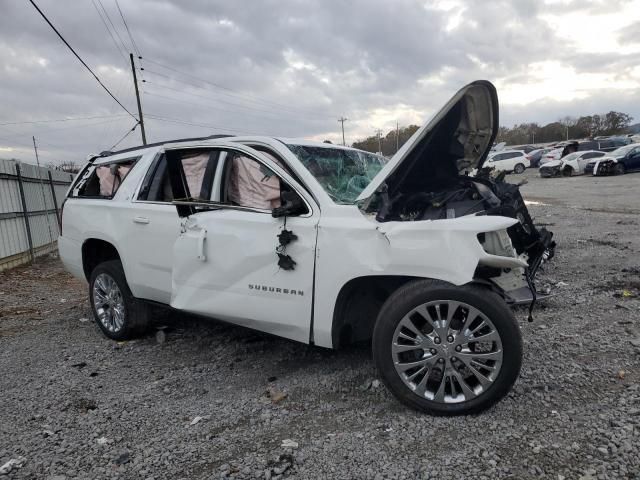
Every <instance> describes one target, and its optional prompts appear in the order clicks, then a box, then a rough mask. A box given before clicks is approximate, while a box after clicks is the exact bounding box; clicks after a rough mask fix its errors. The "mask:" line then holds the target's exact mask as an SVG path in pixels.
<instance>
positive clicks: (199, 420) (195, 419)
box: [189, 416, 202, 425]
mask: <svg viewBox="0 0 640 480" xmlns="http://www.w3.org/2000/svg"><path fill="white" fill-rule="evenodd" d="M201 421H202V417H200V416H198V417H195V418H194V419H193V420H191V423H190V424H189V425H197V424H198V423H200V422H201Z"/></svg>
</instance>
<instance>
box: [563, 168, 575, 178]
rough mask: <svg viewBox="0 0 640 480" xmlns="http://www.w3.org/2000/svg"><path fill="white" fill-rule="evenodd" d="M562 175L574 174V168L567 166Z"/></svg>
mask: <svg viewBox="0 0 640 480" xmlns="http://www.w3.org/2000/svg"><path fill="white" fill-rule="evenodd" d="M562 175H563V176H564V177H570V176H571V175H573V168H571V167H565V169H564V170H562Z"/></svg>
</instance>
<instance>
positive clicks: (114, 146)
mask: <svg viewBox="0 0 640 480" xmlns="http://www.w3.org/2000/svg"><path fill="white" fill-rule="evenodd" d="M138 125H140V122H138V123H136V124H135V125H134V126H133V128H131V129H129V130H127V133H125V134H124V136H123V137H122V138H121V139H120V140H118V141H117V142H116V143H114V144H113V145H112V146H111V147H110V148H109V151H111V150H113V149H114V148H116V147H117V146H118V145H120V144H121V143H122V142H123V141H124V139H125V138H127V137H128V136H129V135H131V134H132V133H133V132H134V130H135V129H136V127H137V126H138Z"/></svg>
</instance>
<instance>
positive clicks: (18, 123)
mask: <svg viewBox="0 0 640 480" xmlns="http://www.w3.org/2000/svg"><path fill="white" fill-rule="evenodd" d="M124 116H125V115H124V114H119V115H96V116H93V117H73V118H56V119H53V120H28V121H24V122H6V123H0V127H3V126H5V125H24V124H31V123H54V122H72V121H76V120H93V119H95V118H116V117H124Z"/></svg>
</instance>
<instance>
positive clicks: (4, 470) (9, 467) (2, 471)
mask: <svg viewBox="0 0 640 480" xmlns="http://www.w3.org/2000/svg"><path fill="white" fill-rule="evenodd" d="M26 462H27V459H26V458H24V457H18V458H12V459H11V460H9V461H8V462H7V463H5V464H4V465H2V466H1V467H0V475H8V474H9V473H11V472H12V471H14V470H17V469H19V468H20V467H22V466H23V465H24V464H25V463H26Z"/></svg>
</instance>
